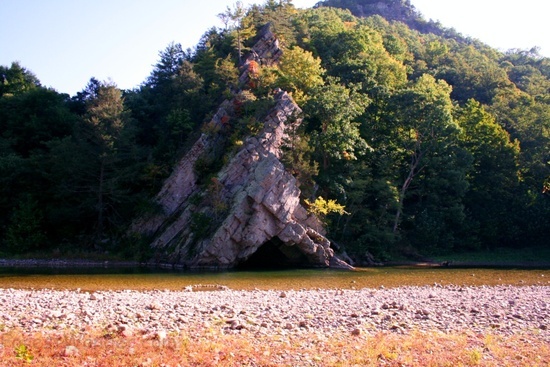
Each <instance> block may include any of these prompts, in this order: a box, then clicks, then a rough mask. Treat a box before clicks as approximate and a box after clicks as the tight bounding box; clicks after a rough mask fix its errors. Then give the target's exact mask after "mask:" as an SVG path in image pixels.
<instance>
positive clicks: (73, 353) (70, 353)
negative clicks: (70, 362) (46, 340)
mask: <svg viewBox="0 0 550 367" xmlns="http://www.w3.org/2000/svg"><path fill="white" fill-rule="evenodd" d="M63 355H64V356H65V357H77V356H79V355H80V351H79V350H78V348H77V347H75V346H74V345H67V346H66V347H65V351H64V352H63Z"/></svg>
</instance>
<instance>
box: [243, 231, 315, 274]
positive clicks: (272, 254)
mask: <svg viewBox="0 0 550 367" xmlns="http://www.w3.org/2000/svg"><path fill="white" fill-rule="evenodd" d="M307 264H308V261H307V258H306V256H305V255H304V254H303V253H301V252H300V251H299V250H298V249H297V248H296V247H295V246H287V245H285V243H284V242H283V241H281V240H280V239H279V238H278V237H273V238H272V239H271V240H269V241H267V242H265V243H264V244H263V245H261V246H260V247H259V248H258V250H257V251H256V252H255V253H253V254H252V255H250V257H249V258H248V259H246V260H245V261H243V262H242V263H241V264H240V265H239V266H238V267H237V268H238V269H245V270H256V269H257V270H260V269H261V270H264V269H289V268H300V267H305V266H307Z"/></svg>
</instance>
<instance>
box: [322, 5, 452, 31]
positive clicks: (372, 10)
mask: <svg viewBox="0 0 550 367" xmlns="http://www.w3.org/2000/svg"><path fill="white" fill-rule="evenodd" d="M323 6H326V7H333V8H340V9H348V10H349V11H351V13H352V14H353V15H355V16H356V17H363V18H367V17H370V16H373V15H380V16H381V17H383V18H385V19H387V20H389V21H399V22H403V23H405V24H406V25H408V26H409V27H410V28H412V29H415V30H417V31H419V32H421V33H434V34H436V35H439V36H442V35H443V34H444V33H446V32H445V29H444V28H443V27H442V26H441V25H440V24H439V23H438V22H434V21H432V20H429V21H427V20H425V19H424V17H423V16H422V14H421V13H420V12H419V11H417V10H416V8H415V7H414V5H412V4H411V2H410V1H409V0H325V1H320V2H318V3H317V4H316V5H315V7H323Z"/></svg>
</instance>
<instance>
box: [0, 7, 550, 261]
mask: <svg viewBox="0 0 550 367" xmlns="http://www.w3.org/2000/svg"><path fill="white" fill-rule="evenodd" d="M237 10H238V9H236V8H233V10H231V9H230V12H231V11H234V14H226V15H227V16H232V17H233V18H232V19H234V20H235V21H234V22H231V24H232V25H231V26H230V27H227V28H224V29H221V28H211V29H209V30H208V31H207V32H206V33H205V34H204V36H203V37H202V39H201V41H200V42H199V43H198V44H197V45H196V47H195V48H194V49H192V50H187V51H184V50H183V49H182V47H181V45H180V44H178V43H171V44H169V45H167V47H166V48H165V49H163V50H162V51H161V52H160V53H159V60H158V63H157V64H156V65H155V66H154V68H153V70H152V71H151V74H150V76H149V78H147V80H145V81H144V82H143V84H142V85H141V86H140V87H139V88H136V89H135V90H124V91H122V90H119V89H118V88H117V87H116V85H114V84H112V83H109V82H103V81H98V80H96V79H94V78H92V79H90V82H89V84H88V85H87V86H85V88H84V89H83V90H82V92H80V93H78V94H77V95H76V96H73V97H69V96H67V95H65V94H60V93H58V92H56V91H54V90H50V89H47V88H44V87H42V86H41V85H40V81H39V79H38V77H37V76H35V75H34V74H33V73H32V72H31V71H29V70H27V69H25V68H24V67H23V66H21V65H19V64H18V63H13V64H12V65H11V66H1V67H0V74H1V75H2V77H3V79H4V83H3V84H2V85H1V86H0V131H1V133H0V190H1V194H0V208H1V209H2V210H1V211H0V254H1V255H3V256H6V255H10V256H14V255H23V256H28V255H29V254H36V253H42V254H44V253H46V254H51V253H57V254H78V253H90V252H97V253H105V252H108V253H109V254H111V255H112V254H118V256H122V257H124V258H136V259H143V260H147V259H151V258H152V257H154V256H155V249H154V248H152V247H151V245H150V244H151V238H150V237H148V236H153V237H154V234H149V235H147V236H145V237H143V236H141V235H140V236H138V237H139V238H138V237H131V238H129V237H128V235H127V234H128V228H129V227H130V226H131V223H132V222H134V223H135V221H136V218H142V217H144V216H148V215H149V216H150V215H154V214H155V213H158V212H159V210H161V208H160V207H159V202H158V201H157V200H156V199H155V198H156V197H157V194H158V193H159V191H160V190H161V189H162V187H163V184H164V185H165V182H166V181H165V180H166V179H167V178H168V177H169V176H170V174H171V173H172V172H174V169H175V167H177V163H178V162H181V159H182V157H185V155H186V154H188V152H189V151H190V149H192V147H193V146H194V144H195V143H196V142H197V140H198V139H200V138H201V136H205V135H212V134H217V135H216V136H218V137H219V138H217V140H216V141H215V143H214V145H213V146H214V150H213V152H212V154H210V155H205V156H202V157H201V159H198V160H197V161H196V162H195V164H193V165H192V167H191V168H190V169H191V170H192V172H193V175H196V178H197V179H196V182H195V183H196V185H197V188H198V189H197V190H199V191H197V192H200V197H199V196H197V195H195V196H194V197H193V200H194V203H195V204H193V205H194V207H195V208H196V209H193V210H195V211H194V212H189V215H190V216H193V218H196V219H195V221H194V222H193V223H194V224H193V225H192V226H190V227H189V228H188V232H189V236H191V237H193V236H194V238H197V236H199V235H200V234H201V233H202V234H204V233H207V232H208V231H210V230H212V228H210V227H209V226H207V225H204V223H205V220H204V218H203V214H204V210H203V211H201V209H204V208H206V207H209V208H211V209H212V208H214V209H215V210H214V209H212V210H214V211H213V212H209V213H215V214H216V215H220V218H221V214H220V213H224V211H225V210H227V208H226V207H225V206H224V205H225V204H224V203H223V202H219V200H218V199H219V198H220V193H223V192H226V191H228V190H229V191H230V188H229V187H227V186H225V184H224V182H225V181H224V177H222V176H220V172H224V167H226V166H227V165H228V164H229V163H230V162H232V160H233V158H234V157H235V156H236V155H237V154H239V151H240V150H241V147H243V145H246V143H247V141H248V140H247V139H250V138H254V137H257V136H258V134H260V133H261V131H262V126H263V125H262V124H263V121H264V120H263V119H264V117H265V115H266V113H268V112H269V111H271V109H272V108H273V106H274V105H276V103H277V99H276V98H277V97H276V96H277V93H275V92H274V91H276V90H281V91H286V92H287V93H288V95H289V96H290V98H291V99H292V100H293V101H294V102H295V103H296V104H297V106H298V109H297V111H298V110H300V111H301V113H300V114H299V115H297V116H293V118H297V119H300V121H301V124H299V125H293V128H292V129H287V130H285V134H286V135H287V136H286V138H285V143H284V144H283V146H282V147H281V156H280V162H281V164H282V165H283V166H284V171H285V172H286V173H285V174H288V175H290V176H292V177H293V180H295V181H296V185H297V187H298V188H299V195H298V197H297V201H298V202H299V205H300V206H301V207H303V208H306V209H308V215H313V216H316V217H317V218H318V219H319V220H321V222H322V224H323V227H324V229H325V230H326V231H327V232H326V238H327V239H328V240H330V242H331V246H332V247H334V248H336V247H338V248H340V247H341V248H343V249H345V250H346V252H347V253H348V254H349V255H350V256H351V258H352V259H353V260H355V261H357V262H358V263H361V262H365V261H372V259H373V258H375V259H376V260H388V259H392V258H395V257H402V256H403V255H405V256H408V257H411V258H420V257H425V256H434V255H441V254H449V253H453V252H463V251H472V250H479V249H487V250H490V249H495V248H499V247H508V248H510V249H512V250H513V249H520V248H524V247H527V246H529V247H532V246H544V247H548V243H547V236H548V234H549V233H550V221H548V218H549V217H550V163H549V162H550V150H549V147H550V59H547V58H543V57H541V56H539V55H538V54H536V52H535V51H533V50H531V51H523V50H513V51H509V52H507V53H501V52H499V51H497V50H495V49H493V48H491V47H489V46H487V45H484V44H482V43H481V42H478V41H472V40H469V39H464V38H462V37H461V36H460V35H459V34H457V33H456V32H452V31H450V30H447V29H445V28H444V25H440V24H433V23H430V22H427V21H426V20H424V19H423V18H422V17H421V15H420V12H419V11H417V10H416V9H414V8H413V7H412V6H411V5H410V3H409V2H408V1H398V0H388V1H368V0H364V1H359V0H358V1H351V0H350V1H346V0H327V1H324V2H322V3H319V4H318V5H317V6H316V7H315V8H313V9H303V10H302V9H296V8H295V7H294V6H293V5H292V3H291V2H290V1H288V2H287V1H283V2H272V1H268V2H267V3H266V4H264V5H256V6H253V7H251V8H249V9H244V10H245V11H244V12H243V13H241V12H239V11H237ZM268 23H269V24H270V26H271V29H272V30H273V33H274V35H275V37H276V39H277V42H278V43H279V45H280V48H281V54H280V55H278V56H277V57H276V58H271V57H264V58H261V61H258V62H255V63H252V64H251V63H248V64H246V71H247V75H248V77H247V78H245V79H243V78H240V76H241V75H242V74H243V71H244V69H243V68H244V67H245V66H243V65H244V60H247V58H248V56H249V55H251V54H253V53H251V52H250V50H251V48H252V46H253V45H255V44H256V43H257V41H258V37H259V35H260V34H261V32H260V30H261V29H262V28H263V27H264V26H265V25H266V24H268ZM270 56H273V55H270ZM225 100H229V101H231V100H234V101H238V103H236V104H235V103H233V105H234V107H235V110H234V111H233V113H232V114H231V115H230V116H229V117H228V118H227V120H226V121H224V122H222V124H223V125H224V129H222V130H221V131H218V129H217V128H216V127H215V126H213V125H212V124H211V121H212V120H213V117H214V116H215V114H216V112H217V111H218V110H219V107H220V105H222V103H223V102H224V101H225ZM199 199H200V200H199ZM190 200H191V199H190ZM201 203H202V204H201ZM198 204H200V205H198ZM338 208H340V209H341V210H338ZM201 213H203V214H201ZM209 215H210V214H209ZM201 219H202V220H201ZM189 238H190V237H189ZM189 238H186V239H185V238H183V239H181V241H183V242H185V241H187V240H188V239H189ZM183 242H182V243H183ZM156 255H157V256H158V255H159V254H158V252H157V254H156Z"/></svg>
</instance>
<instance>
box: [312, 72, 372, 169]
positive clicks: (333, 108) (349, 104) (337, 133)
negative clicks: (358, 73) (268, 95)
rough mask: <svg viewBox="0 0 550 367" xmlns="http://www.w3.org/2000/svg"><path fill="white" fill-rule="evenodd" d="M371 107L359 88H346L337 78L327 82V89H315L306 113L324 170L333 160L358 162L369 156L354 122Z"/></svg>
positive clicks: (366, 146) (323, 87)
mask: <svg viewBox="0 0 550 367" xmlns="http://www.w3.org/2000/svg"><path fill="white" fill-rule="evenodd" d="M368 103H369V99H368V97H367V96H366V95H364V94H362V93H360V91H359V90H358V88H357V86H354V85H352V86H351V87H350V88H347V87H345V86H344V85H342V84H340V83H339V81H338V80H337V79H335V78H328V80H327V84H326V85H324V86H321V87H318V88H316V89H315V91H314V93H313V97H312V98H311V100H309V101H308V103H307V105H306V108H305V109H306V114H307V116H308V119H309V120H310V127H309V128H312V127H313V128H315V132H316V134H314V139H315V141H316V144H317V145H318V147H319V152H320V154H321V156H322V157H323V158H322V161H323V169H324V170H326V169H328V166H329V161H330V160H331V159H333V160H356V159H357V156H358V155H361V154H364V153H366V151H367V149H368V148H369V147H368V145H367V142H366V141H365V140H364V139H363V138H362V137H361V134H360V131H359V124H358V123H356V122H354V119H356V118H357V117H358V116H360V115H361V114H363V113H364V112H365V109H366V107H367V105H368Z"/></svg>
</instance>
